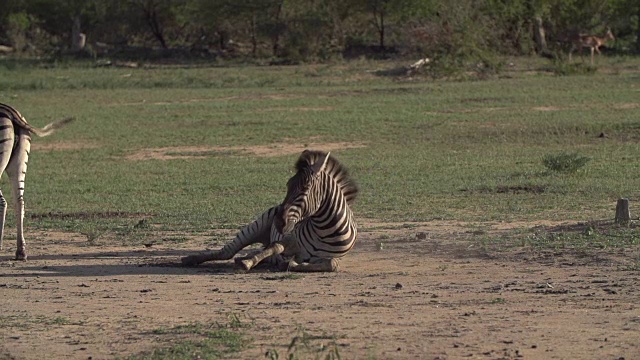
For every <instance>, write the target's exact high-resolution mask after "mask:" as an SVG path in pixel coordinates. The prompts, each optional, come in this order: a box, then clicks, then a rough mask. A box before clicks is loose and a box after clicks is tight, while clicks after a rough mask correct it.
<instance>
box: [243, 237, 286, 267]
mask: <svg viewBox="0 0 640 360" xmlns="http://www.w3.org/2000/svg"><path fill="white" fill-rule="evenodd" d="M284 248H285V246H284V244H283V243H282V242H279V241H278V242H274V243H273V244H271V245H269V246H268V247H267V248H266V249H264V250H262V251H260V252H259V253H257V254H255V255H253V256H252V257H250V258H249V259H244V260H240V261H239V262H238V263H239V265H240V266H242V267H243V268H244V269H245V270H247V271H248V270H251V268H252V267H254V266H256V265H258V264H259V263H260V262H261V261H262V260H264V259H266V258H268V257H270V256H274V255H279V254H282V253H283V252H284Z"/></svg>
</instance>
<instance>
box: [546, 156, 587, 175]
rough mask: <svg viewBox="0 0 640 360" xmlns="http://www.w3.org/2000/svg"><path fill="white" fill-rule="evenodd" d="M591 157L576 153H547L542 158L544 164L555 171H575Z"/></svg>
mask: <svg viewBox="0 0 640 360" xmlns="http://www.w3.org/2000/svg"><path fill="white" fill-rule="evenodd" d="M590 160H591V159H590V158H588V157H586V156H580V155H578V154H576V153H571V154H569V153H565V152H562V153H559V154H547V155H545V156H544V158H543V159H542V163H543V164H544V166H545V167H546V168H547V169H548V170H550V171H553V172H560V173H575V172H577V171H578V170H580V169H581V168H582V167H584V166H585V165H586V164H587V163H588V162H589V161H590Z"/></svg>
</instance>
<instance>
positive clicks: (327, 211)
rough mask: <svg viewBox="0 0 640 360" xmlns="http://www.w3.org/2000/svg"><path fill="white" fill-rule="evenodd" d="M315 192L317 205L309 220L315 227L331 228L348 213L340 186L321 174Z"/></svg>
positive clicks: (329, 177)
mask: <svg viewBox="0 0 640 360" xmlns="http://www.w3.org/2000/svg"><path fill="white" fill-rule="evenodd" d="M319 185H320V186H319V189H318V192H317V196H318V197H317V199H316V201H318V203H319V205H318V208H317V210H316V211H314V212H313V213H312V214H310V216H309V220H310V221H311V222H312V223H313V224H314V225H315V226H317V227H326V226H332V224H335V223H336V222H339V221H341V220H343V219H344V217H345V216H348V213H350V210H349V207H348V205H347V201H346V199H345V197H344V194H343V193H342V190H341V188H340V185H339V184H338V183H337V182H336V181H335V180H334V179H333V177H331V176H330V175H327V174H322V178H321V182H320V184H319Z"/></svg>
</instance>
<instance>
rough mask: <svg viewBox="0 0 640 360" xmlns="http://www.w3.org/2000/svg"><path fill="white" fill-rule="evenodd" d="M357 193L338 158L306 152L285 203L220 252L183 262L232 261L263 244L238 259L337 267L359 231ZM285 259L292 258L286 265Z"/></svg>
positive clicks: (300, 267)
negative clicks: (353, 205)
mask: <svg viewBox="0 0 640 360" xmlns="http://www.w3.org/2000/svg"><path fill="white" fill-rule="evenodd" d="M357 193H358V188H357V186H356V185H355V183H354V182H353V181H352V180H351V178H350V177H349V174H348V172H347V170H346V169H345V168H344V167H343V166H342V165H341V164H340V163H339V162H338V161H337V160H336V159H335V158H333V157H331V156H330V155H329V154H328V153H324V152H320V151H309V150H307V151H304V152H303V153H302V155H301V156H300V158H299V159H298V161H297V163H296V174H295V175H294V176H293V177H292V178H291V179H289V181H288V183H287V195H286V196H285V199H284V201H283V202H282V204H280V205H277V206H274V207H272V208H270V209H269V210H267V211H266V212H265V213H263V214H262V215H261V216H260V217H258V219H256V220H255V221H254V222H252V223H251V224H249V225H247V226H246V227H244V228H243V229H242V230H240V232H239V233H238V234H237V235H236V238H235V239H234V240H233V241H232V242H230V243H229V244H227V245H225V246H224V247H223V248H222V249H221V250H218V251H213V252H208V253H204V254H198V255H191V256H187V257H184V258H182V263H183V264H185V265H196V264H200V263H202V262H205V261H210V260H227V259H231V258H232V257H233V256H234V255H235V254H236V253H238V252H239V251H240V250H241V249H243V248H244V247H246V246H249V245H251V244H255V243H261V244H262V245H263V246H265V249H264V250H262V251H258V252H257V253H254V254H251V255H249V256H246V257H242V258H236V259H235V260H236V262H237V263H238V264H240V265H241V266H243V267H244V268H245V269H247V270H249V269H251V268H252V267H254V266H256V265H257V264H258V263H260V262H262V261H263V260H265V259H271V260H272V262H275V263H276V264H279V265H286V268H288V269H289V270H291V271H336V270H338V265H339V264H338V261H337V260H338V259H339V258H341V257H343V256H344V255H346V254H347V253H348V252H349V250H351V248H352V247H353V245H354V244H355V241H356V237H357V234H358V230H357V226H356V223H355V221H354V218H353V213H352V211H351V208H350V205H351V203H353V201H354V200H355V198H356V195H357ZM285 258H287V259H290V261H289V262H288V263H285V262H284V261H283V260H284V259H285Z"/></svg>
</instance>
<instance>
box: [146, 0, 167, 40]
mask: <svg viewBox="0 0 640 360" xmlns="http://www.w3.org/2000/svg"><path fill="white" fill-rule="evenodd" d="M144 13H145V14H144V15H145V18H146V20H147V24H148V25H149V28H151V32H152V33H153V36H155V38H156V39H158V41H159V42H160V45H161V46H162V48H164V49H166V48H167V42H166V40H165V39H164V29H163V28H162V25H161V24H160V22H159V21H158V15H157V12H156V9H154V8H153V3H152V4H151V5H150V7H149V8H145V9H144Z"/></svg>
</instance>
